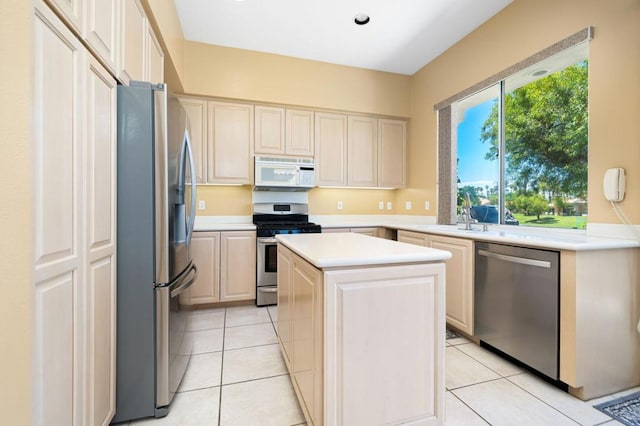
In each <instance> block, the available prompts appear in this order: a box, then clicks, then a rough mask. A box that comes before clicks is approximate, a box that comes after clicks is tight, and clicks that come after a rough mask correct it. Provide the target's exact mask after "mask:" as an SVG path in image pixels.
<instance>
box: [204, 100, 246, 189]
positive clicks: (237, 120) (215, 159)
mask: <svg viewBox="0 0 640 426" xmlns="http://www.w3.org/2000/svg"><path fill="white" fill-rule="evenodd" d="M207 109H208V111H207V113H208V115H209V120H208V128H207V131H208V138H207V139H208V144H207V156H208V161H207V164H208V166H207V181H208V183H233V184H241V185H249V184H252V183H253V158H252V157H253V105H249V104H238V103H228V102H213V101H210V102H209V104H208V105H207Z"/></svg>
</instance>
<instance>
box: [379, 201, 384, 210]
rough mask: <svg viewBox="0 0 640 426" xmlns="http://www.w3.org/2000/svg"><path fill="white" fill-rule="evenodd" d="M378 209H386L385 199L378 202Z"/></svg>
mask: <svg viewBox="0 0 640 426" xmlns="http://www.w3.org/2000/svg"><path fill="white" fill-rule="evenodd" d="M378 210H384V201H380V202H379V203H378Z"/></svg>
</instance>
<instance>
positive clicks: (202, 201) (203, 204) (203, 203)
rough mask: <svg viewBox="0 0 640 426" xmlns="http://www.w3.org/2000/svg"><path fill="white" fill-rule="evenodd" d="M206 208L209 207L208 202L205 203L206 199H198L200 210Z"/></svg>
mask: <svg viewBox="0 0 640 426" xmlns="http://www.w3.org/2000/svg"><path fill="white" fill-rule="evenodd" d="M206 208H207V203H205V201H204V200H200V201H198V209H199V210H204V209H206Z"/></svg>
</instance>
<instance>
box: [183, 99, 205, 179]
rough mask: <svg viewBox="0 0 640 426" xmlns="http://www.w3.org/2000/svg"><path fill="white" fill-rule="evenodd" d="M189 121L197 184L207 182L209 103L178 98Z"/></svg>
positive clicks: (202, 100) (201, 100)
mask: <svg viewBox="0 0 640 426" xmlns="http://www.w3.org/2000/svg"><path fill="white" fill-rule="evenodd" d="M178 99H179V100H180V104H181V105H182V106H183V107H184V110H185V112H186V113H187V119H188V120H189V136H191V148H192V150H193V159H194V162H195V166H196V175H195V181H196V183H199V184H202V183H206V182H207V175H206V172H207V101H206V100H204V99H198V98H190V97H184V96H180V97H178Z"/></svg>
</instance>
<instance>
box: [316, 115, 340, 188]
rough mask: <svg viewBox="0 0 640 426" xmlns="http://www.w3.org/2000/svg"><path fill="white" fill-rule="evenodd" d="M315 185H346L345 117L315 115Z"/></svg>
mask: <svg viewBox="0 0 640 426" xmlns="http://www.w3.org/2000/svg"><path fill="white" fill-rule="evenodd" d="M315 117H316V119H315V121H316V126H315V127H316V128H315V132H316V137H315V153H316V183H317V184H318V186H322V185H327V186H346V185H347V116H346V115H344V114H333V113H327V112H317V113H316V114H315Z"/></svg>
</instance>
